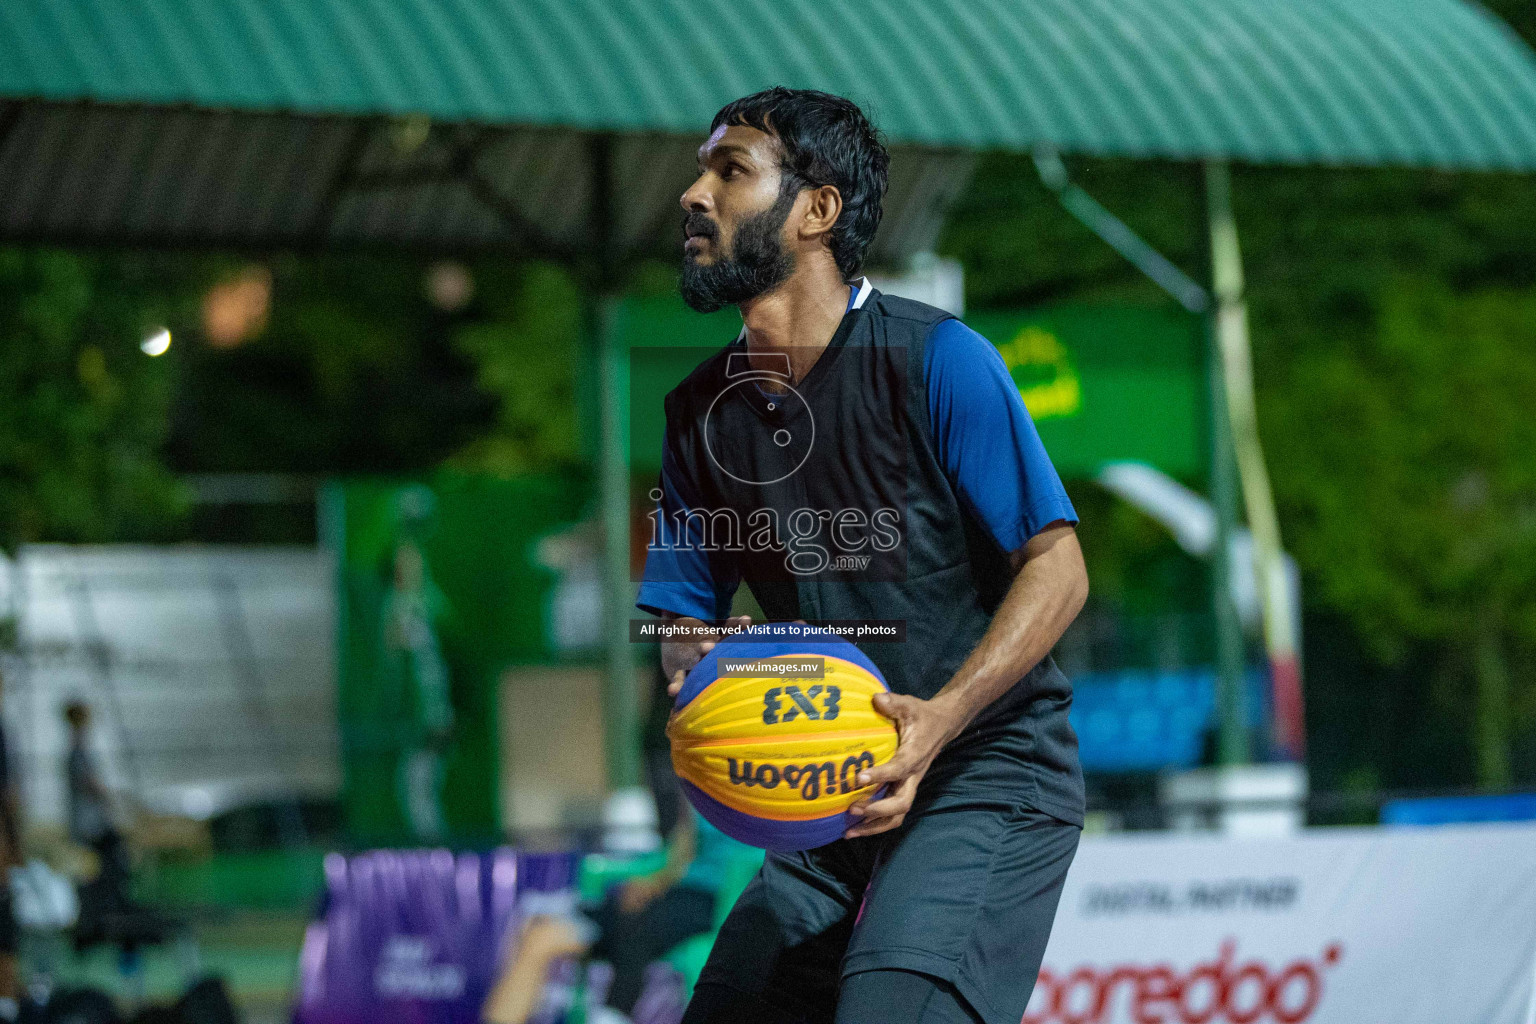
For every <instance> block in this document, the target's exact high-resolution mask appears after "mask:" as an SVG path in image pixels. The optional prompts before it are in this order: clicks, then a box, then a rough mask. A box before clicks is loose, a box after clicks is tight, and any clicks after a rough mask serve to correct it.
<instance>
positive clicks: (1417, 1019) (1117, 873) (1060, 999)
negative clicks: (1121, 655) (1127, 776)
mask: <svg viewBox="0 0 1536 1024" xmlns="http://www.w3.org/2000/svg"><path fill="white" fill-rule="evenodd" d="M1533 987H1536V826H1533V825H1529V824H1510V825H1476V826H1462V827H1442V828H1425V829H1401V830H1393V829H1322V830H1316V831H1311V832H1304V833H1301V834H1299V835H1297V836H1295V837H1292V838H1285V839H1252V840H1235V839H1223V838H1220V837H1218V836H1210V837H1205V836H1171V835H1168V834H1166V833H1164V834H1161V835H1156V836H1152V835H1148V836H1146V837H1138V836H1134V835H1130V836H1106V837H1088V838H1086V839H1084V841H1083V844H1082V847H1081V848H1080V850H1079V851H1078V854H1077V859H1076V861H1075V862H1074V863H1073V865H1072V871H1071V874H1070V875H1069V876H1068V878H1067V884H1066V889H1065V890H1064V891H1063V893H1062V897H1061V907H1060V909H1059V910H1058V912H1057V915H1056V926H1055V929H1054V930H1053V932H1052V933H1051V941H1050V945H1049V946H1048V947H1047V948H1046V953H1045V963H1044V966H1043V968H1042V969H1041V972H1040V983H1039V984H1038V985H1037V986H1036V988H1035V994H1034V997H1033V998H1032V999H1031V1001H1030V1004H1029V1009H1028V1011H1027V1012H1026V1014H1025V1016H1024V1024H1302V1022H1307V1024H1536V992H1533Z"/></svg>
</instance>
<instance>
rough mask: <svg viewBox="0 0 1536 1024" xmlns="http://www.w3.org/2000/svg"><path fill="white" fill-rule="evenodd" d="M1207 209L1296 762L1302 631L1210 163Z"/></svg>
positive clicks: (1236, 425)
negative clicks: (1260, 441) (1260, 435)
mask: <svg viewBox="0 0 1536 1024" xmlns="http://www.w3.org/2000/svg"><path fill="white" fill-rule="evenodd" d="M1206 182H1207V184H1206V196H1207V205H1208V207H1209V211H1210V226H1211V270H1212V280H1213V291H1214V292H1215V295H1216V312H1215V335H1216V342H1217V345H1218V346H1219V347H1220V350H1221V351H1220V357H1221V368H1222V374H1223V384H1224V392H1225V394H1226V408H1227V421H1228V424H1229V429H1230V430H1231V441H1232V445H1231V449H1232V453H1233V457H1234V458H1235V459H1236V462H1237V474H1238V480H1239V482H1240V483H1241V485H1242V497H1243V506H1244V509H1245V511H1246V512H1247V515H1248V529H1249V530H1250V531H1251V533H1252V536H1253V578H1254V583H1255V587H1256V589H1257V590H1258V593H1259V601H1260V605H1261V608H1262V612H1263V622H1264V645H1265V654H1266V656H1267V658H1268V661H1269V669H1270V675H1271V687H1272V693H1273V694H1274V720H1275V730H1274V735H1275V740H1276V743H1277V745H1278V747H1279V748H1280V749H1281V750H1282V751H1283V752H1284V753H1286V754H1287V755H1289V756H1291V757H1296V758H1299V757H1300V756H1301V755H1302V751H1303V748H1304V746H1305V742H1306V730H1305V725H1304V722H1303V717H1302V701H1301V656H1300V648H1301V643H1300V629H1299V624H1298V622H1297V619H1296V614H1295V609H1294V608H1293V606H1292V594H1291V582H1290V578H1289V573H1288V572H1287V570H1286V567H1285V559H1284V556H1283V555H1282V553H1281V547H1280V520H1279V517H1278V516H1277V515H1276V514H1275V499H1274V494H1273V492H1272V490H1271V488H1270V484H1269V470H1268V469H1267V468H1266V466H1265V464H1264V448H1263V446H1262V445H1261V444H1260V443H1259V419H1258V406H1257V402H1256V401H1255V398H1254V390H1253V354H1252V350H1251V346H1250V345H1249V341H1248V306H1247V303H1246V302H1245V301H1244V299H1243V257H1242V251H1241V249H1240V248H1239V246H1238V242H1237V221H1236V219H1235V218H1234V217H1233V215H1232V178H1231V174H1230V172H1229V171H1228V170H1227V165H1226V164H1220V163H1212V164H1208V165H1206Z"/></svg>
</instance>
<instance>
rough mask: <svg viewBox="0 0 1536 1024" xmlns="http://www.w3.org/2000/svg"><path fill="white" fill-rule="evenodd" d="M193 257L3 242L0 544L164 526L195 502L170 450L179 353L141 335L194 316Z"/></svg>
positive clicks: (148, 531) (98, 537) (134, 533)
mask: <svg viewBox="0 0 1536 1024" xmlns="http://www.w3.org/2000/svg"><path fill="white" fill-rule="evenodd" d="M185 263H186V261H184V260H176V259H172V258H166V257H157V256H150V255H139V256H130V257H117V256H108V255H82V254H78V253H67V252H58V251H53V250H37V249H14V248H11V249H0V346H3V351H4V358H3V359H0V549H3V550H7V551H9V550H14V548H15V547H16V545H17V544H20V543H24V542H27V541H34V540H60V541H105V540H117V539H122V538H125V537H139V536H156V535H159V534H160V533H161V532H162V531H163V529H164V527H165V524H166V523H167V522H170V521H173V520H174V519H175V517H176V516H177V514H178V513H179V512H180V511H181V509H182V508H183V507H184V505H185V495H184V494H183V493H182V491H181V489H180V488H179V486H178V485H177V483H176V480H175V478H174V477H173V476H172V474H171V473H170V471H169V470H168V469H167V467H166V465H165V462H164V460H163V458H162V453H161V449H162V446H163V445H164V443H165V440H166V437H167V433H168V425H169V410H170V407H171V404H172V402H173V400H174V393H175V384H176V368H175V361H174V360H173V359H172V358H171V357H169V356H167V357H164V358H161V359H151V358H149V357H147V356H146V355H145V354H144V353H143V352H141V351H140V350H139V343H140V342H141V341H142V340H143V339H144V338H145V337H146V336H147V335H148V334H149V333H150V332H151V331H153V330H154V329H156V328H157V327H160V326H163V325H167V324H175V323H179V322H181V321H182V320H183V319H185V313H186V310H187V308H188V304H189V302H190V301H191V297H192V294H193V293H191V292H189V291H187V290H184V289H179V288H167V287H164V281H165V279H166V277H167V276H171V277H177V276H181V277H185V276H188V275H187V274H186V270H187V268H186V266H185Z"/></svg>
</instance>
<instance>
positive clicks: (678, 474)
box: [635, 444, 741, 621]
mask: <svg viewBox="0 0 1536 1024" xmlns="http://www.w3.org/2000/svg"><path fill="white" fill-rule="evenodd" d="M698 505H699V502H698V499H697V498H696V497H694V493H693V488H692V486H691V485H690V483H689V481H688V480H687V479H685V476H684V474H683V472H682V470H681V469H680V467H679V466H678V464H677V460H676V459H674V458H673V456H672V446H671V445H670V444H667V445H666V446H665V447H664V448H663V449H662V452H661V499H660V500H659V501H658V502H657V503H656V512H655V514H654V516H653V518H652V519H651V539H650V543H649V545H648V546H647V548H646V551H645V576H644V579H643V580H642V581H641V583H640V594H639V596H638V597H637V598H636V599H635V605H636V607H638V608H640V609H641V610H642V611H646V612H650V613H651V614H652V615H661V614H662V613H664V612H671V613H672V614H674V615H691V616H693V617H694V618H697V619H704V620H706V621H707V620H709V619H723V618H725V617H727V616H728V615H730V613H731V599H732V598H733V597H735V596H736V587H737V586H738V584H740V582H741V573H740V570H739V569H738V567H737V566H736V563H735V559H734V558H733V557H732V556H731V555H730V553H729V552H713V553H712V552H710V551H709V550H708V546H707V544H706V543H705V536H704V525H705V520H704V517H703V516H702V515H698V514H693V515H690V512H691V511H692V510H693V509H695V508H697V507H698Z"/></svg>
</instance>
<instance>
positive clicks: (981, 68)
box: [0, 0, 1536, 169]
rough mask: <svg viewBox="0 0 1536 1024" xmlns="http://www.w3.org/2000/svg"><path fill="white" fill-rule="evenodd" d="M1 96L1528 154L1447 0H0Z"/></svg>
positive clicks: (1132, 142)
mask: <svg viewBox="0 0 1536 1024" xmlns="http://www.w3.org/2000/svg"><path fill="white" fill-rule="evenodd" d="M0 57H3V59H0V96H4V97H9V98H38V99H46V100H53V101H79V100H88V101H98V102H104V103H129V104H137V105H145V104H147V105H186V106H190V107H193V108H208V109H232V110H240V111H287V112H294V113H307V114H367V113H386V114H403V113H421V114H426V115H429V116H431V117H433V118H435V119H438V120H445V121H472V122H479V123H491V124H512V125H562V126H573V127H578V128H601V129H616V130H621V131H636V132H662V133H691V132H696V131H697V130H698V129H699V128H700V127H701V126H703V125H704V124H706V123H707V121H708V119H709V117H710V115H711V114H713V113H714V111H715V110H716V109H717V108H718V107H719V106H720V105H721V104H722V103H724V102H725V101H727V100H729V99H731V98H733V97H735V96H738V95H741V94H743V93H746V92H750V91H752V90H754V89H757V88H760V87H762V86H765V85H768V84H771V83H785V84H791V85H799V86H813V87H817V88H822V89H828V90H831V91H834V92H839V93H843V94H846V95H849V96H852V97H854V98H856V99H858V100H860V101H861V102H863V103H865V104H866V105H868V106H869V107H870V108H872V110H873V111H874V113H875V114H876V117H877V119H878V121H879V123H880V124H881V126H882V127H883V128H884V130H885V131H886V133H887V134H888V135H889V136H890V137H891V138H892V139H893V140H895V141H897V142H900V143H906V144H910V145H919V146H928V147H944V148H949V147H967V148H984V149H996V148H1001V149H1015V150H1020V149H1026V148H1029V147H1031V146H1033V145H1035V144H1037V143H1041V142H1050V143H1054V144H1056V145H1057V146H1059V147H1060V148H1062V149H1065V150H1068V151H1076V152H1088V153H1098V154H1117V155H1136V156H1174V157H1202V156H1204V157H1215V156H1221V157H1231V158H1236V159H1244V160H1250V161H1256V162H1322V163H1347V164H1367V163H1410V164H1429V165H1438V166H1444V167H1474V168H1495V167H1502V168H1519V169H1529V168H1536V59H1533V56H1532V54H1531V52H1530V50H1529V49H1528V48H1527V47H1526V46H1525V45H1524V44H1523V43H1521V42H1520V41H1519V40H1518V39H1516V38H1515V37H1514V36H1513V34H1512V33H1510V32H1509V31H1508V30H1507V29H1506V28H1505V27H1504V26H1503V25H1502V24H1501V23H1499V22H1498V21H1497V20H1496V19H1495V18H1494V17H1493V16H1492V15H1490V14H1488V13H1487V12H1486V11H1484V10H1482V9H1481V8H1478V7H1474V6H1471V5H1469V4H1467V3H1463V2H1461V0H841V2H827V0H97V2H85V0H4V2H3V3H0Z"/></svg>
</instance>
